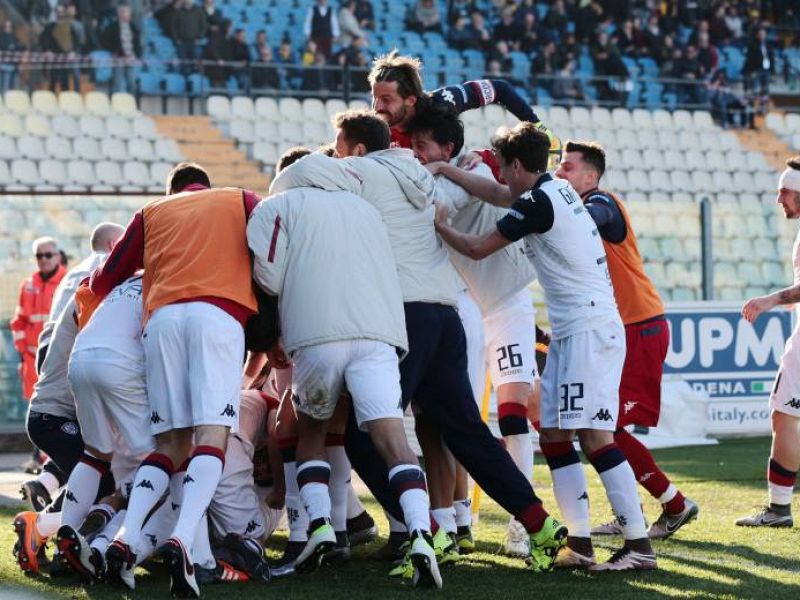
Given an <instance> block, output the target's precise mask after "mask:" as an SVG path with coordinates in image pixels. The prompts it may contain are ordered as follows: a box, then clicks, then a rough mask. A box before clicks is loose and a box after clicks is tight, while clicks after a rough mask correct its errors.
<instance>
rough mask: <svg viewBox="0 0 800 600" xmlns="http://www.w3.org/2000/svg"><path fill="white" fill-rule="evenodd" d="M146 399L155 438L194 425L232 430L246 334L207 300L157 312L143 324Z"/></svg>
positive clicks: (164, 307) (227, 315) (236, 409)
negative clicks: (147, 399) (217, 426)
mask: <svg viewBox="0 0 800 600" xmlns="http://www.w3.org/2000/svg"><path fill="white" fill-rule="evenodd" d="M143 342H144V351H145V356H146V357H147V395H148V397H149V398H150V407H151V414H150V423H151V429H152V432H153V434H154V435H157V434H159V433H163V432H165V431H171V430H172V429H182V428H185V427H196V426H198V425H223V426H225V427H231V428H235V426H236V423H237V420H238V414H239V391H240V390H239V388H240V386H241V383H242V364H243V360H244V358H243V357H244V330H243V329H242V326H241V325H240V324H239V322H238V321H237V320H236V319H234V318H233V317H232V316H231V315H229V314H228V313H226V312H225V311H224V310H222V309H221V308H218V307H216V306H214V305H213V304H209V303H207V302H186V303H184V304H170V305H168V306H163V307H161V308H159V309H157V310H156V311H155V312H154V313H153V315H152V317H151V318H150V320H149V321H148V322H147V325H146V326H145V330H144V335H143Z"/></svg>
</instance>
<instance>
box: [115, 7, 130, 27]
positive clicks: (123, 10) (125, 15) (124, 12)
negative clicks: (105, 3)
mask: <svg viewBox="0 0 800 600" xmlns="http://www.w3.org/2000/svg"><path fill="white" fill-rule="evenodd" d="M117 17H118V18H119V20H120V22H122V23H128V22H130V20H131V9H130V7H129V6H120V7H119V8H118V9H117Z"/></svg>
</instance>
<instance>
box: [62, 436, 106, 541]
mask: <svg viewBox="0 0 800 600" xmlns="http://www.w3.org/2000/svg"><path fill="white" fill-rule="evenodd" d="M110 467H111V464H110V463H108V462H106V461H104V460H100V459H99V458H97V457H95V456H92V455H91V454H89V453H88V452H86V451H84V452H83V455H82V456H81V458H80V460H79V461H78V464H77V465H75V468H74V469H72V473H70V475H69V480H68V481H67V491H66V493H65V495H64V502H63V503H62V505H61V524H62V525H69V526H70V527H72V528H73V529H75V530H76V531H77V530H78V528H79V527H80V526H81V523H83V520H84V519H85V518H86V515H87V514H89V510H90V509H91V508H92V505H93V504H94V501H95V498H96V497H97V490H98V489H99V488H100V478H101V477H102V476H103V475H104V474H105V473H107V472H108V469H109V468H110Z"/></svg>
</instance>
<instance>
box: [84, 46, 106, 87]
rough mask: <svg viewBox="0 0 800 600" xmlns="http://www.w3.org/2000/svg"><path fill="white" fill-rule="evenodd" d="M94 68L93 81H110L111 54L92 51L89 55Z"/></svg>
mask: <svg viewBox="0 0 800 600" xmlns="http://www.w3.org/2000/svg"><path fill="white" fill-rule="evenodd" d="M89 56H91V57H92V65H93V66H94V80H95V82H96V83H107V82H109V81H111V74H112V71H111V53H110V52H108V51H106V50H94V51H93V52H91V53H90V54H89Z"/></svg>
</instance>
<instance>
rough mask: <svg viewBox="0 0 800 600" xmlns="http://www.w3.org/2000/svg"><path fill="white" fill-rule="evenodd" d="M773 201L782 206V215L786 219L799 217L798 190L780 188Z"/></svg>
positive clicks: (799, 201)
mask: <svg viewBox="0 0 800 600" xmlns="http://www.w3.org/2000/svg"><path fill="white" fill-rule="evenodd" d="M775 202H776V203H777V204H780V205H781V206H782V207H783V216H785V217H786V218H787V219H797V218H800V192H795V191H794V190H790V189H787V188H781V189H779V190H778V197H777V198H776V200H775Z"/></svg>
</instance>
